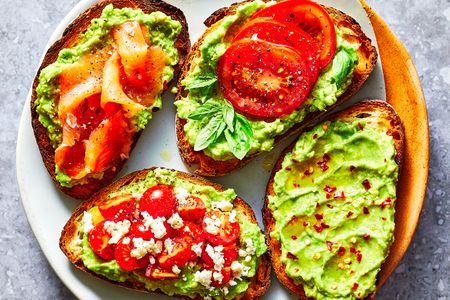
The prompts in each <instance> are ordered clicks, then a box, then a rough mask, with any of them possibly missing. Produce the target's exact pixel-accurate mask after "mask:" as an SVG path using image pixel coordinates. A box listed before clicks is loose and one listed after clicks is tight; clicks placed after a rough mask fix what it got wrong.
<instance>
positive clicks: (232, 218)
mask: <svg viewBox="0 0 450 300" xmlns="http://www.w3.org/2000/svg"><path fill="white" fill-rule="evenodd" d="M228 220H230V222H231V223H236V210H235V209H233V210H232V211H231V213H230V215H229V216H228Z"/></svg>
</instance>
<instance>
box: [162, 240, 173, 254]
mask: <svg viewBox="0 0 450 300" xmlns="http://www.w3.org/2000/svg"><path fill="white" fill-rule="evenodd" d="M174 246H175V244H174V243H173V241H172V239H170V238H169V239H166V240H165V241H164V248H166V251H167V253H168V254H171V253H172V251H173V247H174Z"/></svg>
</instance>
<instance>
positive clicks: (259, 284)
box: [59, 167, 271, 299]
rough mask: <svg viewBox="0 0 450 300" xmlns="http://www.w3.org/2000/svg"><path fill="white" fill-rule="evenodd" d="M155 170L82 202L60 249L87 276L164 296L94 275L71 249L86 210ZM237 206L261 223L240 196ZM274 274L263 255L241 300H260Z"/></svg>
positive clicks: (139, 285) (179, 174)
mask: <svg viewBox="0 0 450 300" xmlns="http://www.w3.org/2000/svg"><path fill="white" fill-rule="evenodd" d="M154 169H156V167H153V168H150V169H145V170H141V171H136V172H133V173H131V174H128V175H127V176H125V177H122V178H121V179H119V180H117V181H115V182H114V183H112V184H110V185H108V186H106V187H105V188H103V189H102V190H101V191H99V192H98V193H97V194H95V195H94V196H92V198H90V199H89V200H88V201H85V202H84V203H82V204H81V205H80V206H79V207H78V208H77V209H76V210H75V211H74V213H73V214H72V216H71V217H70V219H69V220H68V221H67V223H66V225H65V226H64V229H63V230H62V232H61V237H60V240H59V247H60V248H61V250H62V251H63V253H64V254H65V255H66V256H67V258H68V259H69V260H70V261H71V262H72V263H73V264H74V265H75V266H76V267H77V268H78V269H80V270H82V271H84V272H87V273H89V274H91V275H93V276H94V277H98V278H101V279H103V280H106V281H108V282H110V283H112V284H115V285H120V286H123V287H126V288H130V289H133V290H138V291H142V292H147V293H159V294H162V292H160V291H156V292H149V291H148V290H146V289H145V285H144V284H143V283H141V282H138V281H136V280H133V279H130V280H127V281H125V282H116V281H112V280H110V279H108V278H106V277H104V276H102V275H98V274H96V273H95V272H93V271H91V270H89V269H87V268H86V267H85V265H84V264H83V261H82V260H81V259H80V257H79V253H76V252H74V250H73V248H72V247H71V243H72V242H73V241H74V240H75V238H76V237H77V233H78V231H79V230H78V227H79V226H80V221H81V218H82V215H83V212H84V211H87V210H89V209H91V208H92V207H93V206H96V205H98V204H99V203H100V202H102V201H103V200H104V199H106V197H107V195H108V194H110V193H111V192H113V191H116V190H118V189H119V188H120V187H122V186H125V185H128V184H131V183H133V182H135V181H138V180H141V179H144V178H145V176H146V175H147V173H148V172H149V171H152V170H154ZM160 169H164V168H160ZM169 170H170V171H173V172H176V177H177V178H180V179H182V180H184V181H187V182H191V183H193V184H197V185H203V186H211V187H213V188H215V189H216V190H217V191H224V190H225V189H224V187H222V186H221V185H219V184H216V183H213V182H210V181H207V180H206V179H204V178H202V177H200V176H197V175H193V174H188V173H184V172H180V171H176V170H171V169H169ZM233 205H234V207H235V209H237V210H238V211H240V212H242V213H244V214H245V215H246V216H247V217H249V219H250V220H251V222H252V223H257V220H256V217H255V214H254V212H253V210H252V208H251V207H250V205H248V204H247V203H246V202H245V201H244V200H242V199H241V198H239V197H236V199H235V200H234V202H233ZM270 271H271V268H270V263H269V258H268V254H267V253H265V254H264V255H263V256H261V263H260V265H259V267H258V269H257V271H256V275H255V276H254V277H253V278H252V279H251V282H250V285H249V288H248V289H247V291H246V292H245V293H244V294H243V295H241V296H240V297H239V298H237V299H258V298H259V297H260V296H261V295H263V294H264V293H265V292H266V291H267V289H268V287H269V284H270ZM180 298H185V299H191V298H187V297H180ZM196 299H202V298H201V297H198V298H196Z"/></svg>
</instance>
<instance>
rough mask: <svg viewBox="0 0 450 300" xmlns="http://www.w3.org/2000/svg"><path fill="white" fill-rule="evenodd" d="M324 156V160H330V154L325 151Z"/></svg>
mask: <svg viewBox="0 0 450 300" xmlns="http://www.w3.org/2000/svg"><path fill="white" fill-rule="evenodd" d="M322 158H323V161H324V162H329V161H330V156H329V155H328V153H325V154H324V155H323V157H322Z"/></svg>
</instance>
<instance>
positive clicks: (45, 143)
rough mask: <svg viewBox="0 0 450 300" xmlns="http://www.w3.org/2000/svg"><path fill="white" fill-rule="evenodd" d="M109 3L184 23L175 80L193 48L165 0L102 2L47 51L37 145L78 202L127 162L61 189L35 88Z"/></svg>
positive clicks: (36, 124)
mask: <svg viewBox="0 0 450 300" xmlns="http://www.w3.org/2000/svg"><path fill="white" fill-rule="evenodd" d="M109 4H113V6H114V8H125V7H130V8H134V9H140V10H142V11H143V12H144V13H152V12H155V11H161V12H163V13H165V14H166V15H168V16H170V17H171V18H172V19H173V20H177V21H179V22H180V23H181V24H182V30H181V33H180V34H179V36H178V38H177V40H176V42H175V47H176V48H177V50H178V54H179V62H178V64H177V65H176V66H175V68H174V79H175V80H176V78H177V77H178V75H179V73H180V70H181V65H182V64H183V63H184V60H185V58H186V56H187V53H188V51H189V49H190V40H189V33H188V26H187V23H186V18H185V16H184V14H183V12H182V11H181V10H179V9H178V8H176V7H174V6H172V5H169V4H167V3H165V2H163V1H154V0H151V1H147V0H117V1H116V0H101V1H99V2H98V3H97V4H95V5H93V6H92V7H91V8H89V9H88V10H86V11H85V12H84V13H83V14H81V15H80V16H78V17H77V18H76V19H75V20H74V21H73V22H72V23H70V25H69V26H68V27H67V28H66V29H65V31H64V33H63V35H62V37H61V38H60V39H59V40H58V41H57V42H55V43H54V44H53V45H52V46H51V47H50V48H49V49H48V51H47V53H46V55H45V57H44V59H43V62H42V64H41V66H40V67H39V70H38V71H37V74H36V77H35V78H34V81H33V91H32V95H31V118H32V126H33V131H34V135H35V137H36V141H37V144H38V146H39V150H40V152H41V155H42V160H43V161H44V164H45V167H46V168H47V170H48V172H49V174H50V175H51V177H52V179H53V181H54V182H55V184H56V185H57V186H58V188H59V189H61V191H63V192H64V193H65V194H67V195H69V196H72V197H74V198H78V199H87V198H88V197H89V196H90V195H92V194H93V193H94V192H96V191H98V190H99V189H100V188H102V187H103V186H105V185H106V184H108V183H110V182H111V180H113V178H114V177H115V176H116V174H117V173H118V172H119V171H120V170H121V168H122V167H123V164H124V163H125V161H126V160H119V161H118V162H117V163H116V165H114V166H113V167H111V168H109V169H108V170H107V171H105V173H104V176H103V178H102V179H94V178H90V179H88V182H87V183H86V184H83V185H75V186H73V187H72V188H67V187H63V186H61V184H60V183H59V182H58V180H56V178H55V159H54V156H55V149H54V148H53V147H52V145H51V142H50V139H49V137H48V134H47V129H46V128H45V127H44V126H43V125H42V124H41V123H40V122H39V115H38V113H37V112H36V109H35V101H36V97H37V94H36V88H37V86H38V84H39V74H40V73H41V71H42V69H44V68H45V67H47V66H48V65H50V64H52V63H53V62H55V61H56V59H57V57H58V54H59V52H60V51H61V50H62V49H64V48H70V47H72V46H73V45H74V44H76V42H77V41H78V38H79V36H80V34H82V33H83V32H84V31H85V30H86V29H87V28H88V27H89V25H91V20H92V19H94V18H98V17H100V15H101V14H102V11H103V9H104V8H105V7H106V6H107V5H109ZM139 135H140V133H136V134H135V135H134V136H133V143H132V145H131V149H133V147H134V145H135V144H136V142H137V140H138V138H139Z"/></svg>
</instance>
